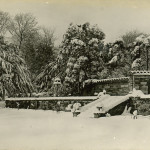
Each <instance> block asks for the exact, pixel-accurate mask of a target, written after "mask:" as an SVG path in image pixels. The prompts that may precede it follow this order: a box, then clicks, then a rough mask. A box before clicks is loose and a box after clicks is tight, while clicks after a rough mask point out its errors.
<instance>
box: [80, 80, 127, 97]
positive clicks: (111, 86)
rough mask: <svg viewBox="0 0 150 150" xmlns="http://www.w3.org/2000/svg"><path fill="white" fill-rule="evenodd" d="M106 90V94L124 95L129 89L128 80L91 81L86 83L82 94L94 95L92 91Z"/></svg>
mask: <svg viewBox="0 0 150 150" xmlns="http://www.w3.org/2000/svg"><path fill="white" fill-rule="evenodd" d="M103 89H105V90H106V92H107V94H109V95H112V96H124V95H127V94H128V93H129V91H130V84H129V81H117V82H116V81H115V82H104V83H94V84H93V83H92V84H89V85H87V86H86V87H85V88H84V90H83V95H94V93H99V92H102V91H103Z"/></svg>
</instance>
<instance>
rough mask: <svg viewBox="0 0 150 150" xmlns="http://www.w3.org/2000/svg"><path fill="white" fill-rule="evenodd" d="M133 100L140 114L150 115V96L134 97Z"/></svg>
mask: <svg viewBox="0 0 150 150" xmlns="http://www.w3.org/2000/svg"><path fill="white" fill-rule="evenodd" d="M131 100H132V102H133V106H134V108H136V109H137V110H138V114H139V115H145V116H146V115H150V98H145V99H142V98H140V97H136V98H134V97H132V98H131Z"/></svg>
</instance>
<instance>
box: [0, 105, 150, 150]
mask: <svg viewBox="0 0 150 150" xmlns="http://www.w3.org/2000/svg"><path fill="white" fill-rule="evenodd" d="M149 139H150V119H149V117H139V118H138V119H137V120H133V119H131V116H115V117H107V118H99V119H95V118H84V117H74V118H73V117H72V114H71V113H69V112H60V113H57V112H54V111H50V110H49V111H43V110H17V109H8V108H1V109H0V150H149V149H150V140H149Z"/></svg>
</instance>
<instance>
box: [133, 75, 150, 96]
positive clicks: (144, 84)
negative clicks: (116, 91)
mask: <svg viewBox="0 0 150 150" xmlns="http://www.w3.org/2000/svg"><path fill="white" fill-rule="evenodd" d="M149 84H150V77H149V76H135V77H134V88H135V89H136V90H141V91H142V92H143V93H144V94H149V92H150V89H149V86H150V85H149Z"/></svg>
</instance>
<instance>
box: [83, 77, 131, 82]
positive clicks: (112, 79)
mask: <svg viewBox="0 0 150 150" xmlns="http://www.w3.org/2000/svg"><path fill="white" fill-rule="evenodd" d="M128 80H129V77H120V78H110V79H101V80H98V79H88V80H86V81H84V83H85V84H88V83H102V82H115V81H128Z"/></svg>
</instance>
